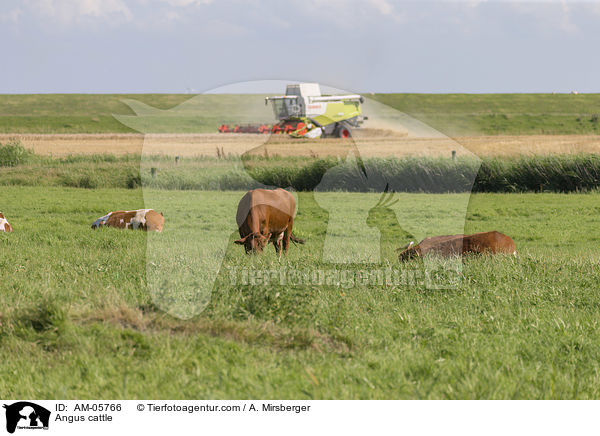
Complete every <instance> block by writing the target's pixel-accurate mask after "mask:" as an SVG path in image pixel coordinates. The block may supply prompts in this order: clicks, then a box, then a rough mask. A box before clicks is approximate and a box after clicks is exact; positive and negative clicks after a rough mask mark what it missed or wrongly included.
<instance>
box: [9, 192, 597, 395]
mask: <svg viewBox="0 0 600 436" xmlns="http://www.w3.org/2000/svg"><path fill="white" fill-rule="evenodd" d="M144 195H145V196H146V200H147V199H148V198H150V197H148V195H150V196H151V197H152V198H154V199H155V200H156V202H157V203H159V204H160V205H161V207H162V208H163V209H164V212H165V216H166V220H167V221H166V228H165V231H164V233H163V234H152V235H146V234H144V233H142V232H129V231H119V230H114V229H104V230H102V231H93V230H91V229H90V224H91V222H92V221H93V220H95V219H96V218H97V217H98V216H101V215H103V214H104V213H106V212H107V211H109V210H115V209H119V208H122V207H128V208H135V207H142V206H143V198H142V191H141V190H139V189H131V190H125V189H123V190H119V189H96V190H94V189H76V188H65V187H18V186H3V187H2V210H3V212H5V213H6V215H7V217H8V218H9V220H10V221H11V224H12V225H13V227H14V229H15V231H14V232H13V233H12V234H0V283H1V284H2V286H1V288H2V292H1V293H0V353H1V354H2V356H4V359H3V360H2V363H0V392H2V393H3V395H4V396H5V397H7V398H38V399H42V398H48V399H51V398H104V399H107V398H195V399H198V398H292V399H302V398H307V399H308V398H314V399H319V398H336V399H345V398H364V399H366V398H431V399H433V398H598V397H600V383H599V381H600V380H599V374H600V364H599V362H600V348H598V346H597V337H598V334H599V333H600V332H599V323H598V320H599V319H600V295H599V294H598V292H597V290H598V288H599V287H600V274H599V273H598V259H599V258H600V249H599V248H598V239H599V238H598V237H597V236H594V234H595V232H594V231H593V230H594V229H595V228H596V227H597V226H598V225H599V224H600V219H599V218H598V216H599V215H598V212H599V211H600V206H599V205H600V194H598V193H588V194H475V195H473V196H472V197H471V200H470V203H469V207H468V212H467V216H466V218H467V221H466V227H465V231H467V232H476V231H484V230H492V229H496V230H500V231H503V232H505V233H507V234H509V235H511V236H512V237H513V238H514V240H515V242H516V244H517V249H518V250H519V256H518V257H516V258H512V257H495V258H492V257H480V258H468V259H465V260H464V265H463V271H462V281H461V284H460V286H459V287H458V289H454V290H437V291H433V290H426V289H424V288H423V287H422V286H418V285H414V284H411V283H406V284H401V285H398V286H384V285H377V284H365V283H363V282H360V281H356V282H355V283H354V285H353V286H337V285H335V284H330V285H327V284H325V285H313V284H308V285H297V286H293V285H292V286H281V285H279V284H276V283H271V284H269V285H261V284H256V285H240V284H233V283H231V281H230V279H229V275H228V271H229V269H230V268H250V269H251V270H252V269H275V270H279V269H281V268H288V269H289V268H292V269H294V268H295V269H304V268H313V269H319V268H321V269H328V268H332V267H333V266H332V265H331V264H328V263H326V262H324V261H323V259H322V257H321V251H322V244H323V240H324V237H325V232H326V230H325V229H326V224H327V222H328V215H327V213H326V212H325V211H324V210H323V209H321V208H320V207H319V206H318V204H317V202H316V201H315V197H314V195H313V194H312V193H300V194H299V210H298V217H297V221H296V232H297V233H298V234H299V235H300V236H302V237H304V238H306V239H307V243H306V245H304V246H298V247H297V246H292V247H291V248H290V254H289V256H288V257H287V258H284V259H283V260H281V261H278V259H277V257H276V256H275V254H274V253H273V252H272V248H271V247H269V250H268V251H267V252H266V253H265V254H264V255H262V256H253V257H248V256H245V255H243V254H242V253H243V249H242V248H241V247H239V246H236V245H234V244H232V243H231V241H232V240H233V237H234V236H235V233H234V232H232V233H231V234H230V235H226V237H228V238H229V242H228V245H227V252H226V256H225V259H224V261H223V265H222V267H221V274H220V275H219V278H218V280H217V284H216V286H215V288H214V289H213V292H212V295H211V299H210V302H209V305H208V306H207V308H206V310H204V311H203V312H202V313H201V314H200V315H198V316H197V317H195V318H192V319H190V320H187V321H184V320H180V319H177V318H173V317H170V316H169V315H166V314H165V313H164V312H162V311H161V310H159V309H158V308H157V307H156V304H155V303H154V301H153V300H152V298H151V295H150V294H149V293H148V291H147V290H146V287H145V256H146V252H145V247H146V242H147V238H149V241H150V243H156V242H157V241H161V240H162V239H167V238H170V237H172V236H173V235H174V234H175V233H176V232H189V237H190V238H191V239H193V238H194V237H197V236H198V235H199V234H200V233H199V232H201V231H203V230H206V229H207V228H210V226H211V225H212V224H211V223H214V222H218V221H219V220H225V221H228V222H229V221H231V220H232V216H233V215H234V213H235V208H236V205H237V202H238V200H239V198H240V197H241V195H242V192H207V191H195V192H184V191H168V190H162V191H147V192H145V193H144ZM190 195H193V196H194V198H196V200H197V201H194V202H189V201H187V199H189V198H190V197H189V196H190ZM323 195H326V196H328V197H326V198H325V199H326V200H327V199H328V200H331V201H338V202H342V203H344V204H354V205H357V206H361V207H362V206H364V207H366V208H368V207H370V206H369V205H372V204H373V203H376V202H377V199H378V197H379V195H378V194H361V193H348V194H341V193H327V194H323ZM399 197H400V199H401V200H402V201H401V202H400V203H398V204H397V205H396V206H394V211H395V212H396V214H394V213H391V211H390V210H386V209H385V208H384V209H382V210H379V211H378V212H377V213H373V214H369V217H368V225H369V226H370V228H371V229H380V232H381V254H382V260H381V262H380V263H378V264H374V265H370V266H368V267H365V266H364V265H362V266H361V265H354V266H352V265H350V266H347V267H345V268H346V271H348V272H353V273H358V272H360V271H361V270H363V269H365V268H375V269H381V268H391V267H393V268H401V267H400V266H399V265H398V264H397V263H396V261H395V256H396V254H395V251H394V250H395V249H396V248H398V247H400V246H401V245H402V244H404V243H405V242H407V240H408V238H409V235H408V234H407V232H406V230H405V229H406V228H407V227H410V223H405V222H400V221H404V218H403V219H401V220H397V219H396V217H398V216H406V217H409V218H411V221H414V222H417V220H419V219H426V220H427V219H429V220H435V219H436V214H435V213H432V212H431V208H430V206H431V205H436V204H437V205H441V206H444V205H448V204H453V203H454V202H455V199H456V198H457V197H456V196H455V195H448V194H444V195H433V194H399ZM321 201H322V200H321ZM406 204H411V205H417V206H416V208H414V207H411V208H408V210H404V211H403V208H402V205H406ZM146 206H150V207H152V206H151V205H148V204H146ZM418 207H420V208H421V209H418ZM207 210H208V211H211V215H210V216H207V215H206V211H207ZM428 210H429V211H430V212H429V213H428V212H427V211H428ZM402 211H403V212H402ZM401 212H402V213H404V214H405V215H402V214H401ZM354 218H356V217H353V216H351V217H349V220H352V219H354ZM206 226H209V227H206ZM161 238H162V239H161ZM175 262H176V260H175ZM406 268H408V269H409V270H417V271H418V270H419V268H420V266H419V262H418V261H414V262H411V263H410V264H408V265H407V266H406Z"/></svg>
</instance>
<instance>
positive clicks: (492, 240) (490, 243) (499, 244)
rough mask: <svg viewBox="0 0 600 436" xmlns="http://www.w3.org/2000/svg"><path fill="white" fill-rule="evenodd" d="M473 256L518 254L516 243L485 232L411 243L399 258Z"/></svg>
mask: <svg viewBox="0 0 600 436" xmlns="http://www.w3.org/2000/svg"><path fill="white" fill-rule="evenodd" d="M467 253H473V254H485V253H489V254H512V255H516V254H517V249H516V247H515V243H514V241H513V240H512V239H511V238H510V237H509V236H506V235H504V234H502V233H500V232H496V231H493V232H483V233H475V234H473V235H449V236H434V237H432V238H425V239H423V240H422V241H421V242H419V243H418V244H417V245H413V243H412V242H411V243H410V244H409V245H408V247H406V249H405V250H404V251H403V252H402V253H400V255H399V256H398V258H399V260H400V261H405V260H408V259H411V258H413V257H419V256H423V255H425V254H437V255H440V256H457V255H458V256H460V255H463V254H467Z"/></svg>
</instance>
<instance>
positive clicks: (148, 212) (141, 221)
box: [92, 209, 165, 232]
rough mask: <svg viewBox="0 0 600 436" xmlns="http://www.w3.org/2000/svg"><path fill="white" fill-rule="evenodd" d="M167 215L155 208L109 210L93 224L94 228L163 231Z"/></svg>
mask: <svg viewBox="0 0 600 436" xmlns="http://www.w3.org/2000/svg"><path fill="white" fill-rule="evenodd" d="M164 224H165V217H164V216H163V214H162V212H161V213H158V212H156V211H155V210H154V209H138V210H119V211H116V212H109V213H107V214H106V215H104V216H103V217H100V218H98V219H97V220H96V221H94V224H92V229H97V228H99V227H105V226H106V227H117V228H119V229H131V230H137V229H140V230H146V231H148V232H162V229H163V226H164Z"/></svg>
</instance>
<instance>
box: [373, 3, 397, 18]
mask: <svg viewBox="0 0 600 436" xmlns="http://www.w3.org/2000/svg"><path fill="white" fill-rule="evenodd" d="M370 2H371V4H372V5H373V6H374V7H375V9H377V10H378V11H379V12H380V13H382V14H383V15H390V14H391V13H392V12H393V11H394V7H393V6H392V5H391V4H390V3H389V2H388V1H387V0H370Z"/></svg>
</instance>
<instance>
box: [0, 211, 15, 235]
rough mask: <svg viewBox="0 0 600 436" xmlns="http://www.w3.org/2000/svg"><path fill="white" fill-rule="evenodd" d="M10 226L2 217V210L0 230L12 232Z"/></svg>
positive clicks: (0, 213)
mask: <svg viewBox="0 0 600 436" xmlns="http://www.w3.org/2000/svg"><path fill="white" fill-rule="evenodd" d="M12 230H13V229H12V226H11V225H10V224H9V223H8V220H7V219H6V218H4V215H3V214H2V212H0V232H6V233H9V232H12Z"/></svg>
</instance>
